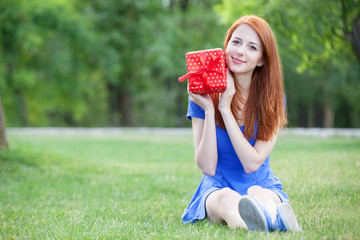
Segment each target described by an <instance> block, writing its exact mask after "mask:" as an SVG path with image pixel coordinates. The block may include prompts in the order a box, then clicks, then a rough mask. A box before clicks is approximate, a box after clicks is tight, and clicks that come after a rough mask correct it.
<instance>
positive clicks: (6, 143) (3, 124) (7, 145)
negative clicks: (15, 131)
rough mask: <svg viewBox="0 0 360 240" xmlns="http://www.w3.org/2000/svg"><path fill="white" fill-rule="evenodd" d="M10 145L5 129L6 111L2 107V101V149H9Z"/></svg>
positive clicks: (0, 124)
mask: <svg viewBox="0 0 360 240" xmlns="http://www.w3.org/2000/svg"><path fill="white" fill-rule="evenodd" d="M8 147H9V144H8V141H7V137H6V129H5V116H4V110H3V107H2V103H1V99H0V149H2V148H8Z"/></svg>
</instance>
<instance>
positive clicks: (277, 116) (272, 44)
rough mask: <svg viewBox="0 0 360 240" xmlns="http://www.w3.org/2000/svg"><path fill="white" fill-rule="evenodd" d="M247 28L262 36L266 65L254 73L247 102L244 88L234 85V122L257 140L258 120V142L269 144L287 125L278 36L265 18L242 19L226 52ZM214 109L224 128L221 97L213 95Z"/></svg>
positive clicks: (249, 17) (226, 43) (238, 21)
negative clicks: (239, 30) (242, 27)
mask: <svg viewBox="0 0 360 240" xmlns="http://www.w3.org/2000/svg"><path fill="white" fill-rule="evenodd" d="M243 23H245V24H248V25H249V26H250V27H252V28H253V29H254V30H255V31H256V32H257V34H258V35H259V37H260V39H261V42H262V45H263V49H264V50H263V56H262V60H263V65H262V66H261V67H256V68H255V69H254V72H253V75H252V79H251V85H250V88H249V93H248V98H247V100H246V102H244V100H243V94H242V91H243V89H242V87H241V86H240V84H239V83H238V82H237V81H235V89H236V92H235V95H234V98H233V100H232V103H231V111H232V113H233V115H234V117H235V119H236V120H237V121H238V122H239V121H240V119H241V120H242V121H243V122H244V128H245V129H244V136H245V137H246V138H248V139H249V138H251V137H255V124H254V123H255V121H256V120H257V122H258V125H257V134H256V135H257V136H256V138H257V139H259V140H263V141H267V140H269V139H270V138H271V137H272V136H273V135H274V134H275V133H276V132H277V131H278V129H281V128H283V127H284V126H285V125H286V123H287V117H286V111H285V109H284V101H285V100H284V89H283V76H282V69H281V62H280V57H279V54H278V51H277V46H276V40H275V36H274V34H273V32H272V30H271V28H270V26H269V24H268V23H267V22H266V21H265V20H264V19H262V18H260V17H258V16H254V15H249V16H244V17H241V18H239V19H238V20H237V21H235V22H234V24H233V25H232V26H231V27H230V29H229V30H228V32H227V34H226V38H225V41H224V49H226V48H227V45H228V43H229V40H230V38H231V36H232V34H233V32H234V31H235V29H236V28H237V27H238V26H239V25H240V24H243ZM212 99H213V101H214V105H215V109H216V110H215V120H216V123H217V125H219V126H220V127H222V128H225V125H224V121H223V119H222V116H221V113H220V111H219V109H218V104H219V94H213V95H212ZM239 103H245V105H244V109H242V116H238V114H237V113H238V111H239V110H241V109H240V104H239Z"/></svg>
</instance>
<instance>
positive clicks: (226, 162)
mask: <svg viewBox="0 0 360 240" xmlns="http://www.w3.org/2000/svg"><path fill="white" fill-rule="evenodd" d="M191 117H196V118H201V119H205V112H204V110H203V109H202V108H201V107H200V106H199V105H197V104H196V103H194V102H192V101H190V98H189V106H188V112H187V118H188V119H190V120H191ZM240 129H241V131H242V132H244V126H241V127H240ZM256 134H257V123H255V138H251V139H249V140H248V141H249V143H250V144H251V145H252V146H254V145H255V142H256ZM216 137H217V149H218V163H217V167H216V173H215V175H214V176H207V175H204V176H203V177H202V179H201V182H200V184H199V186H198V188H197V190H196V192H195V194H194V196H193V197H192V199H191V201H190V203H189V205H188V206H187V208H186V209H185V211H184V213H183V215H182V221H183V222H184V223H195V222H196V221H198V220H202V219H204V218H205V217H206V210H205V201H206V198H207V197H208V196H209V194H210V193H212V192H214V191H216V190H219V189H222V188H225V187H228V188H230V189H232V190H234V191H236V192H238V193H239V194H240V195H246V194H247V190H248V188H249V187H251V186H254V185H258V186H261V187H263V188H267V189H270V190H272V191H274V192H275V193H276V194H277V195H278V196H279V197H280V199H281V201H282V202H284V203H289V197H288V196H287V195H286V193H284V192H283V186H282V184H281V182H280V180H279V179H278V178H276V177H275V176H274V174H273V172H272V170H271V168H270V156H268V157H267V158H266V160H265V162H264V163H263V164H262V165H261V167H260V168H259V169H258V170H257V171H256V172H254V173H251V174H247V173H245V171H244V168H243V166H242V165H241V162H240V160H239V158H238V156H237V155H236V152H235V150H234V148H233V145H232V143H231V141H230V138H229V135H228V133H227V131H226V129H222V128H220V127H218V126H216Z"/></svg>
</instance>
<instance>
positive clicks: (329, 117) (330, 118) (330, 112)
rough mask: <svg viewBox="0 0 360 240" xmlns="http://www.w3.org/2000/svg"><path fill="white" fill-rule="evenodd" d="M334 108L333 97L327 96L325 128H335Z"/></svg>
mask: <svg viewBox="0 0 360 240" xmlns="http://www.w3.org/2000/svg"><path fill="white" fill-rule="evenodd" d="M334 118H335V113H334V108H333V107H332V106H331V97H330V96H327V97H326V99H325V106H324V122H323V126H324V128H333V127H334Z"/></svg>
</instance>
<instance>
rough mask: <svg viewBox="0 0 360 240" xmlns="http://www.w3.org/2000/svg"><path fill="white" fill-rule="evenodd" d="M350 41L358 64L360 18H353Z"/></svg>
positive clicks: (359, 55)
mask: <svg viewBox="0 0 360 240" xmlns="http://www.w3.org/2000/svg"><path fill="white" fill-rule="evenodd" d="M351 40H352V41H351V43H352V46H353V49H354V52H355V54H356V57H357V59H358V63H359V65H360V18H358V19H357V20H355V22H354V25H353V31H352V33H351Z"/></svg>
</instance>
